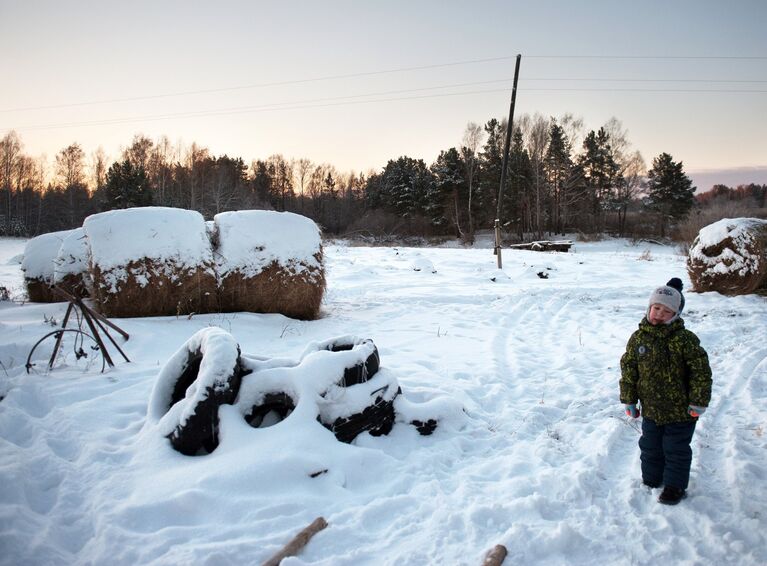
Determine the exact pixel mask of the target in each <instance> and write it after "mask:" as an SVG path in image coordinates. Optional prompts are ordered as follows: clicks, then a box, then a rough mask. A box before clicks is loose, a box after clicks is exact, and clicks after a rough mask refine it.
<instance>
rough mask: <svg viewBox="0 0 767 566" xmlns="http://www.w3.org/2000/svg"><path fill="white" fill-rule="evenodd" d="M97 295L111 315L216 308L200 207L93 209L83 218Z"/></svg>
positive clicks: (210, 255) (100, 306)
mask: <svg viewBox="0 0 767 566" xmlns="http://www.w3.org/2000/svg"><path fill="white" fill-rule="evenodd" d="M83 228H84V229H85V233H86V234H87V237H88V243H89V245H90V250H91V261H90V275H91V279H92V280H93V298H94V300H95V302H96V305H97V307H98V309H99V310H100V311H101V312H102V313H103V314H105V315H106V316H116V317H126V316H163V315H183V314H191V313H203V312H216V311H217V310H218V299H217V296H216V295H217V282H216V275H215V269H214V262H213V250H212V248H211V245H210V240H209V239H208V234H207V231H206V226H205V220H204V219H203V217H202V215H201V214H200V213H199V212H196V211H192V210H182V209H179V208H165V207H144V208H128V209H124V210H113V211H110V212H103V213H100V214H94V215H92V216H89V217H88V218H86V219H85V223H84V224H83Z"/></svg>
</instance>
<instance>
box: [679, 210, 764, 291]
mask: <svg viewBox="0 0 767 566" xmlns="http://www.w3.org/2000/svg"><path fill="white" fill-rule="evenodd" d="M687 272H688V273H689V275H690V280H691V281H692V285H693V290H695V291H698V292H705V291H717V292H719V293H722V294H723V295H745V294H748V293H754V292H756V291H759V290H765V289H767V220H760V219H758V218H725V219H723V220H720V221H718V222H714V223H713V224H709V225H708V226H706V227H704V228H703V229H701V231H700V232H699V233H698V237H697V238H695V241H694V242H693V244H692V246H691V247H690V252H689V255H688V257H687Z"/></svg>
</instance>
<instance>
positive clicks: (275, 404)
mask: <svg viewBox="0 0 767 566" xmlns="http://www.w3.org/2000/svg"><path fill="white" fill-rule="evenodd" d="M295 408H296V402H295V400H294V399H293V398H292V397H291V396H290V395H288V394H287V393H285V392H284V391H275V392H272V393H266V394H265V395H264V397H263V400H262V401H261V402H260V403H258V404H257V405H254V406H253V407H251V409H250V411H248V412H247V413H246V414H245V421H246V422H247V423H248V424H249V425H250V426H252V427H253V428H259V427H260V426H261V424H262V423H263V421H264V417H265V416H266V415H267V414H269V413H270V412H272V411H274V412H275V413H277V415H278V416H279V417H280V420H284V419H285V418H287V416H288V415H289V414H290V413H291V412H293V410H294V409H295Z"/></svg>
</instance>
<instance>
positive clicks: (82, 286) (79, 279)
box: [56, 273, 90, 300]
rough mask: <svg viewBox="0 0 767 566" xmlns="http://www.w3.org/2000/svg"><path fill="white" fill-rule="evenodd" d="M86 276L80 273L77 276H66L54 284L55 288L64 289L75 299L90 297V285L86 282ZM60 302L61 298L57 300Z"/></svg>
mask: <svg viewBox="0 0 767 566" xmlns="http://www.w3.org/2000/svg"><path fill="white" fill-rule="evenodd" d="M87 277H88V275H87V274H86V273H81V274H78V275H74V274H71V273H70V274H67V275H65V276H64V277H62V278H61V279H60V280H59V281H57V282H56V286H57V287H60V288H61V289H64V290H65V291H66V292H67V293H69V294H70V295H74V296H75V297H81V298H82V297H88V296H90V291H89V288H90V285H89V284H88V280H87ZM59 300H61V298H59Z"/></svg>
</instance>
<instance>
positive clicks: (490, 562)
mask: <svg viewBox="0 0 767 566" xmlns="http://www.w3.org/2000/svg"><path fill="white" fill-rule="evenodd" d="M505 559H506V547H505V546H503V545H502V544H496V545H495V546H494V547H493V549H492V550H491V551H490V552H488V553H487V556H485V561H484V562H483V563H482V566H501V564H503V561H504V560H505Z"/></svg>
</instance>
